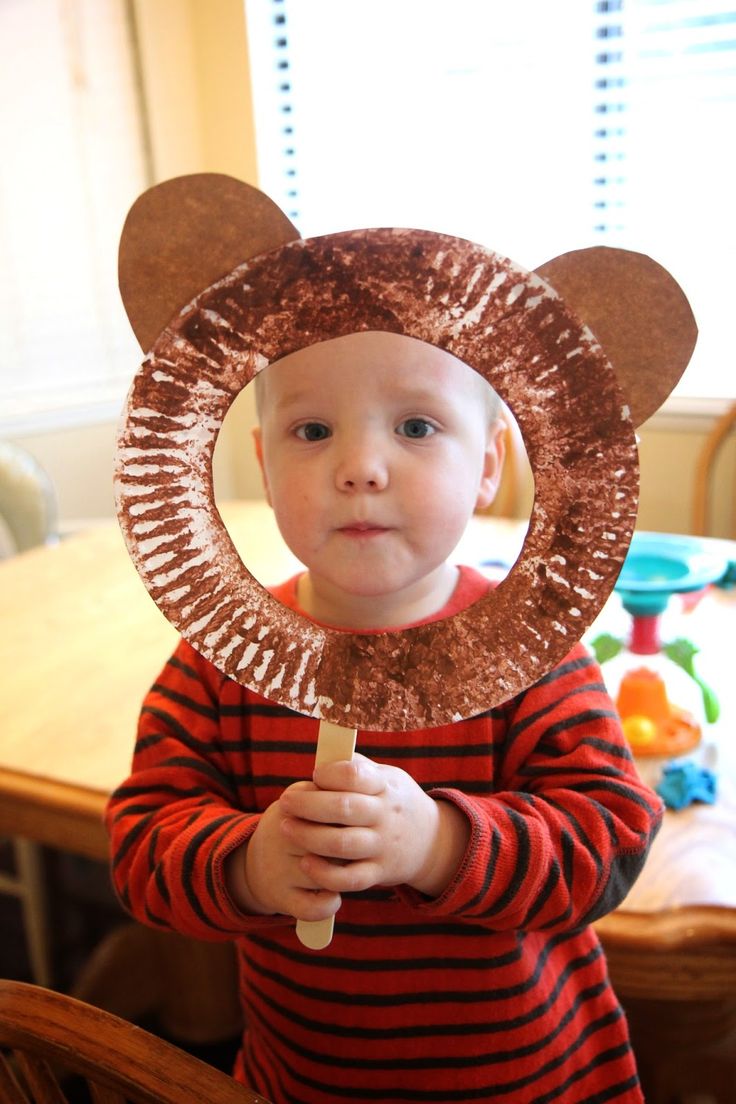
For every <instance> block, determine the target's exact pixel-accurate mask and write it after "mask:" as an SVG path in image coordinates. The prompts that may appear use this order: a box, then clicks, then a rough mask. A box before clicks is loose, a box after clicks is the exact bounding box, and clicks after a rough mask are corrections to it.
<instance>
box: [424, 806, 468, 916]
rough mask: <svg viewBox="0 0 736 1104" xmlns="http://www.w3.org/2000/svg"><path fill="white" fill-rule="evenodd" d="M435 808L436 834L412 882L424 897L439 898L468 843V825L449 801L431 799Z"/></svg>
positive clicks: (459, 811)
mask: <svg viewBox="0 0 736 1104" xmlns="http://www.w3.org/2000/svg"><path fill="white" fill-rule="evenodd" d="M429 800H430V801H432V802H433V803H434V805H435V809H436V821H435V830H434V833H433V834H432V836H431V839H432V842H431V844H430V846H429V848H428V853H427V858H426V860H425V862H424V863H423V864H422V866H421V868H420V869H419V871H418V872H417V875H416V877H415V878H413V879H412V881H411V887H412V889H415V890H417V891H418V892H419V893H423V894H424V895H425V897H440V896H441V895H442V894H443V893H444V891H445V890H446V889H447V887H448V886H449V885H450V883H451V882H452V880H453V878H454V877H455V874H456V873H457V870H458V868H459V866H460V863H461V862H462V858H463V855H464V854H465V851H466V849H467V846H468V840H469V839H470V824H469V822H468V819H467V817H466V816H465V814H464V813H463V812H462V810H461V809H459V808H458V807H457V805H455V804H454V803H453V802H452V801H446V800H445V799H443V798H438V799H434V798H430V799H429Z"/></svg>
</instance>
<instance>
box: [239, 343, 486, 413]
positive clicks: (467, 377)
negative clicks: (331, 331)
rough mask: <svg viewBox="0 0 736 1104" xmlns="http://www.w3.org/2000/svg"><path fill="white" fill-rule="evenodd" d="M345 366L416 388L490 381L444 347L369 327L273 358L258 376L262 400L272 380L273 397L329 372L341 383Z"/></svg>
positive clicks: (302, 387)
mask: <svg viewBox="0 0 736 1104" xmlns="http://www.w3.org/2000/svg"><path fill="white" fill-rule="evenodd" d="M347 366H350V367H351V368H352V369H355V368H357V369H359V370H360V372H361V373H362V372H365V373H366V375H365V377H362V378H365V379H366V380H368V381H370V380H371V379H372V378H375V379H381V380H382V381H384V382H388V383H389V384H395V385H396V387H397V388H401V389H403V390H407V391H412V392H414V391H416V392H422V391H431V390H432V388H433V387H436V385H437V384H438V383H439V384H442V383H446V384H447V385H448V386H449V387H452V388H460V389H463V390H464V389H466V388H467V387H476V386H477V387H479V388H483V387H485V388H487V387H488V384H487V382H486V381H485V380H484V379H483V377H481V376H479V375H478V373H477V372H476V371H475V370H474V369H472V368H470V367H468V365H466V364H465V363H463V361H461V360H458V359H457V357H455V356H453V355H452V354H451V353H448V352H446V351H445V350H444V349H439V348H437V347H436V346H434V345H429V344H427V343H426V342H423V341H419V340H417V339H416V338H413V337H406V336H404V335H402V334H394V333H385V332H382V331H370V332H367V333H355V334H347V335H345V336H343V337H337V338H334V339H333V340H331V341H325V342H321V343H318V344H316V345H311V346H309V347H308V348H305V349H300V350H299V351H298V352H295V353H291V354H289V355H288V356H285V357H283V358H282V359H281V360H278V361H275V362H274V363H273V364H270V365H269V366H268V367H267V368H265V369H263V371H262V372H260V373H259V376H258V377H257V381H258V388H259V391H260V397H261V400H263V399H264V397H265V395H266V394H267V393H268V390H270V387H269V388H268V389H267V390H265V389H266V388H267V385H271V384H273V385H275V386H274V387H273V392H272V393H271V394H270V395H269V396H268V397H269V398H271V399H282V398H285V397H286V393H287V392H288V393H289V394H290V395H291V394H296V392H308V391H309V390H310V389H311V387H310V384H312V383H314V384H315V385H319V382H320V380H321V379H323V378H324V376H325V375H326V374H327V375H330V378H331V382H334V383H335V384H339V381H340V378H341V375H342V374H344V372H345V369H346V367H347Z"/></svg>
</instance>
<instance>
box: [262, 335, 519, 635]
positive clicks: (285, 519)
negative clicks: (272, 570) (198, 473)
mask: <svg viewBox="0 0 736 1104" xmlns="http://www.w3.org/2000/svg"><path fill="white" fill-rule="evenodd" d="M260 386H261V426H260V428H259V429H257V430H255V440H256V451H257V454H258V458H259V461H260V463H261V467H262V470H263V476H264V482H265V486H266V493H267V495H268V500H269V502H270V503H271V505H272V507H273V509H274V512H275V515H276V520H277V523H278V525H279V529H280V530H281V533H282V536H283V538H284V540H285V541H286V543H287V544H288V546H289V548H290V549H291V550H292V552H293V553H294V554H295V555H296V556H297V557H298V558H299V559H300V560H301V562H302V563H303V564H304V565H305V566H306V567H307V569H308V576H306V577H305V579H304V582H303V585H302V586H301V588H300V601H301V603H302V605H303V606H304V607H305V608H306V610H307V612H309V613H311V614H312V615H313V616H315V617H316V618H318V619H319V620H323V621H325V622H328V623H332V624H335V625H344V626H349V627H352V628H356V629H359V628H368V627H386V628H388V627H390V626H396V625H401V624H406V623H409V622H410V621H413V620H418V619H420V618H421V617H423V616H428V615H429V614H431V613H433V612H436V610H437V609H440V608H441V607H442V606H443V605H444V603H445V602H446V601H447V599H448V598H449V596H450V594H451V593H452V589H453V587H454V582H455V579H456V570H455V568H454V567H451V566H450V565H449V564H447V562H446V561H447V557H448V556H449V555H450V553H451V552H452V551H453V549H454V548H455V546H456V544H457V543H458V541H459V539H460V537H461V536H462V534H463V531H464V529H465V527H466V524H467V522H468V519H469V517H470V515H471V514H472V512H473V510H474V509H475V508H476V507H482V506H486V505H488V504H489V503H490V502H491V501H492V500H493V496H494V494H495V491H496V487H497V484H498V479H499V475H500V468H501V461H502V450H503V444H502V437H501V426H500V424H499V422H498V421H496V420H495V417H494V415H493V413H492V407H491V405H490V403H489V401H488V398H487V394H488V389H487V385H486V384H485V382H484V381H483V380H482V379H481V377H480V376H479V375H478V374H477V373H476V372H474V371H473V370H472V369H471V368H468V367H467V366H466V365H464V364H462V363H461V362H460V361H458V360H456V359H455V358H454V357H452V356H450V355H449V354H447V353H444V352H442V351H441V350H439V349H436V348H434V347H433V346H429V345H425V344H423V343H422V342H419V341H415V340H413V339H411V338H406V337H398V336H396V335H393V334H386V333H369V334H355V335H350V336H348V337H343V338H338V339H336V340H334V341H330V342H327V343H325V344H322V345H317V346H312V347H311V348H309V349H305V350H302V351H301V352H299V353H297V354H293V355H292V356H290V357H286V358H284V360H282V361H279V362H278V363H276V364H273V365H271V366H270V367H269V368H267V369H266V370H265V375H264V378H263V381H262V383H261V385H260Z"/></svg>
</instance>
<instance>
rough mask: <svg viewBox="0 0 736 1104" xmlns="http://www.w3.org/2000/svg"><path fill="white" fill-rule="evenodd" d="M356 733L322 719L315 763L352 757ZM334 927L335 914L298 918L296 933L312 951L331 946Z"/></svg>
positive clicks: (352, 729) (332, 761)
mask: <svg viewBox="0 0 736 1104" xmlns="http://www.w3.org/2000/svg"><path fill="white" fill-rule="evenodd" d="M356 735H357V730H356V729H354V728H342V726H341V725H336V724H332V722H331V721H320V724H319V733H318V736H317V755H316V757H315V761H314V765H315V766H320V764H322V763H336V762H338V761H339V760H340V759H352V758H353V752H354V751H355V737H356ZM334 927H335V917H334V916H328V917H327V919H326V920H297V922H296V934H297V936H298V937H299V940H300V942H301V943H303V944H304V946H305V947H309V948H310V950H312V951H321V950H323V948H325V947H327V946H329V944H330V942H331V940H332V932H333V930H334Z"/></svg>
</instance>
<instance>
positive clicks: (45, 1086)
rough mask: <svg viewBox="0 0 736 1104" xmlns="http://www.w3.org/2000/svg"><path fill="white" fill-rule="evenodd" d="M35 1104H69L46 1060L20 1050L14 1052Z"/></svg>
mask: <svg viewBox="0 0 736 1104" xmlns="http://www.w3.org/2000/svg"><path fill="white" fill-rule="evenodd" d="M13 1057H14V1058H15V1061H16V1064H17V1066H18V1069H19V1070H20V1072H21V1074H22V1076H23V1080H24V1081H25V1083H26V1085H27V1087H28V1090H29V1092H30V1098H31V1100H33V1101H34V1104H68V1101H67V1098H66V1097H65V1096H64V1094H63V1092H62V1091H61V1089H60V1088H59V1082H58V1081H57V1079H56V1075H55V1074H54V1071H53V1070H52V1068H51V1066H50V1065H49V1064H48V1062H47V1061H46V1059H45V1058H43V1057H41V1056H40V1055H38V1054H31V1053H29V1052H28V1051H27V1050H21V1049H20V1048H18V1049H17V1050H15V1051H14V1052H13Z"/></svg>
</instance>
